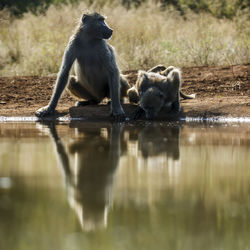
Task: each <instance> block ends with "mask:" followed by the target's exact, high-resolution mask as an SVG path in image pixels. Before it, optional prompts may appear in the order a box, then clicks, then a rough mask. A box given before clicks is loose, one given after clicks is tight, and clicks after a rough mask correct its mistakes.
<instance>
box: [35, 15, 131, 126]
mask: <svg viewBox="0 0 250 250" xmlns="http://www.w3.org/2000/svg"><path fill="white" fill-rule="evenodd" d="M112 33H113V30H112V29H110V28H109V27H108V25H107V24H106V23H105V18H104V17H103V16H101V15H100V14H98V13H93V14H83V16H82V18H81V21H80V22H79V27H78V28H77V30H76V32H75V33H74V35H73V36H72V37H71V38H70V40H69V43H68V45H67V48H66V49H65V52H64V56H63V60H62V65H61V69H60V71H59V73H58V77H57V81H56V85H55V87H54V92H53V94H52V97H51V100H50V102H49V104H48V105H47V106H45V107H42V108H40V109H38V110H37V111H36V115H37V116H38V117H43V116H46V115H50V114H52V113H53V112H54V111H55V108H56V106H57V103H58V101H59V98H60V97H61V94H62V92H63V90H64V89H65V87H66V85H67V84H68V89H69V90H70V92H71V93H72V94H73V95H74V96H76V97H78V98H79V99H80V100H81V101H79V102H78V103H77V105H78V106H81V105H86V104H93V103H95V104H97V103H99V102H101V101H102V100H103V99H104V98H105V97H108V98H111V115H112V116H114V117H115V119H116V120H118V121H119V120H123V119H124V118H125V113H124V111H123V108H122V106H121V104H120V96H121V94H122V95H124V93H125V94H126V92H127V89H128V88H129V85H128V83H127V81H126V79H125V78H124V77H123V76H122V75H121V74H120V72H119V69H118V66H117V64H116V59H115V54H114V50H113V48H112V46H111V45H109V44H108V43H107V42H106V41H105V39H109V38H110V37H111V36H112ZM73 63H75V65H74V66H75V67H74V68H75V73H76V76H70V79H69V81H68V78H69V71H70V69H71V67H72V65H73Z"/></svg>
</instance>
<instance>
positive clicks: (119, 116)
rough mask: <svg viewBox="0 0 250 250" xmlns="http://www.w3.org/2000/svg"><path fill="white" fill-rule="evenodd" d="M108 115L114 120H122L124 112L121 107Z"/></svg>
mask: <svg viewBox="0 0 250 250" xmlns="http://www.w3.org/2000/svg"><path fill="white" fill-rule="evenodd" d="M110 115H111V116H112V117H113V118H114V120H115V121H116V122H123V121H125V118H126V116H125V113H124V111H123V110H122V109H121V110H120V111H119V112H114V111H111V113H110Z"/></svg>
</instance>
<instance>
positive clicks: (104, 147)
mask: <svg viewBox="0 0 250 250" xmlns="http://www.w3.org/2000/svg"><path fill="white" fill-rule="evenodd" d="M48 127H49V131H50V135H51V137H52V139H53V143H54V145H55V148H56V150H57V155H58V158H59V161H60V165H61V167H62V169H63V173H64V174H65V180H66V187H67V191H68V199H69V203H70V205H71V207H72V208H73V209H74V210H75V212H76V214H77V216H78V217H79V220H80V222H81V225H82V227H83V229H84V230H86V231H92V230H95V229H98V228H103V227H105V226H106V220H107V212H108V209H109V206H110V203H111V199H112V185H113V176H114V173H115V170H116V167H117V165H118V162H119V158H120V155H121V147H120V138H121V132H122V130H123V128H122V125H119V124H114V125H112V126H111V125H110V126H107V127H106V128H105V129H104V130H103V131H104V132H107V133H106V134H105V133H102V132H103V131H102V129H100V128H99V129H98V128H93V127H91V126H90V127H86V126H83V127H82V128H78V129H77V130H78V133H79V138H77V139H75V140H74V141H73V142H72V143H71V144H70V146H69V153H70V154H74V157H75V159H74V160H75V164H74V165H75V166H74V168H73V167H72V166H70V159H69V155H68V153H67V151H66V148H65V146H64V145H63V143H62V141H61V139H60V138H59V137H58V134H57V131H56V128H55V125H54V124H52V123H51V124H49V126H48ZM98 132H99V133H98Z"/></svg>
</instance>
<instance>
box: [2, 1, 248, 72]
mask: <svg viewBox="0 0 250 250" xmlns="http://www.w3.org/2000/svg"><path fill="white" fill-rule="evenodd" d="M86 9H89V10H95V11H99V12H101V13H102V14H105V15H107V16H108V20H107V22H108V23H109V25H110V26H111V27H112V28H114V30H115V32H114V35H113V37H112V38H111V40H110V43H111V44H112V45H114V46H115V48H116V52H117V55H118V60H119V64H120V67H121V68H122V69H123V70H128V69H138V68H148V67H151V66H153V65H155V64H159V63H162V64H166V65H170V64H172V65H176V66H179V67H183V66H194V65H232V64H243V63H249V62H250V20H249V17H248V16H247V15H240V14H238V15H236V16H235V17H234V18H233V19H231V20H229V19H218V18H215V17H213V16H211V15H209V14H202V13H201V14H199V15H198V14H194V13H191V12H190V13H187V14H186V19H185V20H184V18H183V17H181V16H180V15H179V14H178V12H176V11H175V10H174V9H171V8H170V9H168V10H167V11H162V10H161V8H160V7H159V6H157V5H156V4H153V3H152V2H150V1H148V2H147V3H145V4H143V5H141V6H140V7H139V8H131V9H126V8H125V7H123V6H121V5H119V4H115V3H113V4H109V5H104V6H103V7H102V8H100V7H97V6H95V5H92V6H91V7H88V6H87V5H86V4H84V3H80V4H79V5H74V6H71V5H63V6H61V7H55V6H53V5H52V6H50V8H49V9H48V11H47V12H46V14H44V15H38V16H36V15H33V14H31V13H26V14H24V16H23V17H22V18H19V19H18V18H14V19H13V17H10V16H9V14H8V12H4V11H2V12H0V48H1V49H0V76H7V75H48V74H51V73H56V72H57V71H58V68H59V66H60V62H61V58H62V54H63V51H64V48H65V45H66V44H67V41H68V39H69V37H70V35H71V34H72V31H73V29H74V27H75V24H76V22H77V21H78V19H79V17H80V16H81V14H82V11H85V10H86Z"/></svg>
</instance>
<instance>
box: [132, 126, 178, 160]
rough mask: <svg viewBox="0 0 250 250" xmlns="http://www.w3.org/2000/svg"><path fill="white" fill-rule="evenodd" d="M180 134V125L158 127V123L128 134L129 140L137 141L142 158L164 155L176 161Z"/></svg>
mask: <svg viewBox="0 0 250 250" xmlns="http://www.w3.org/2000/svg"><path fill="white" fill-rule="evenodd" d="M180 132H181V126H180V125H175V126H164V125H163V126H160V125H159V123H156V124H154V123H153V124H150V125H148V126H145V127H143V128H141V129H140V130H139V131H137V132H135V133H130V138H131V139H132V140H138V149H139V151H140V152H141V154H142V156H143V157H144V158H148V157H152V156H157V155H159V154H161V153H165V154H166V155H167V156H168V157H169V158H172V159H173V160H178V159H179V157H180V150H179V144H180Z"/></svg>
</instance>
